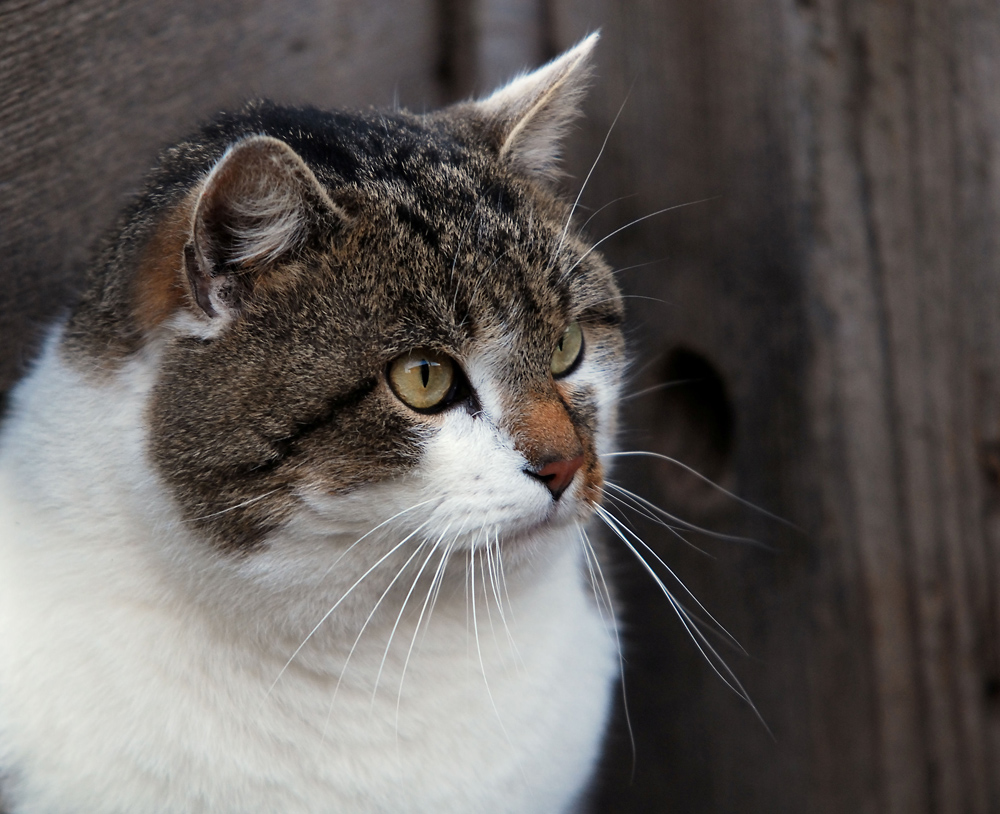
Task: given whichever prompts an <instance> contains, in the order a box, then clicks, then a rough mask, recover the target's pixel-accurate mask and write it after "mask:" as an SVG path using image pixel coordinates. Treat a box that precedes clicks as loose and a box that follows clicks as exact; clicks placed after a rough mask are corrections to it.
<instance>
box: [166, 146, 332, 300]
mask: <svg viewBox="0 0 1000 814" xmlns="http://www.w3.org/2000/svg"><path fill="white" fill-rule="evenodd" d="M345 219H346V216H345V215H344V214H343V213H342V212H341V211H340V210H339V208H338V207H337V206H336V205H335V204H334V203H333V201H331V200H330V197H329V196H328V195H327V193H326V191H325V190H324V189H323V187H322V186H321V185H320V183H319V181H318V180H317V179H316V176H315V175H314V174H313V172H312V170H311V169H309V167H308V166H307V165H306V163H305V162H304V161H303V160H302V159H301V158H300V157H299V155H298V154H297V153H296V152H295V151H294V150H293V149H292V148H291V147H289V146H288V145H287V144H285V142H283V141H280V140H278V139H275V138H271V137H269V136H250V137H249V138H245V139H243V140H242V141H240V142H238V143H237V144H235V145H233V146H232V147H231V148H230V149H229V150H228V151H227V152H226V154H225V155H224V156H223V157H222V158H221V159H219V162H218V163H217V164H216V165H215V167H214V168H213V169H212V171H211V172H210V173H209V174H208V177H207V178H206V179H205V181H204V182H203V184H202V188H201V191H200V193H199V195H198V199H197V203H196V204H195V208H194V216H193V218H192V223H191V234H190V239H189V242H188V245H187V246H186V248H185V252H184V265H185V269H186V272H187V279H188V284H189V286H190V292H191V296H192V299H193V300H194V301H195V303H196V304H197V306H198V307H199V308H200V309H201V311H203V312H204V314H205V315H207V316H209V317H212V318H216V317H223V318H225V317H228V316H232V315H233V314H234V313H236V312H238V311H239V310H240V307H241V305H242V303H243V301H244V299H245V298H246V297H247V296H249V295H250V294H251V292H252V291H253V289H254V288H256V287H257V286H259V285H262V284H264V282H265V281H266V279H267V278H268V277H269V275H270V276H273V275H275V274H277V275H278V276H280V273H281V271H280V269H281V266H282V264H283V263H285V262H287V261H288V260H289V259H291V258H292V257H293V256H295V255H296V254H297V253H299V252H300V251H301V250H302V249H303V248H305V247H306V246H307V245H308V244H309V243H310V241H315V240H317V239H320V238H322V237H324V236H328V235H329V234H330V233H331V232H332V231H334V230H335V229H336V228H337V227H338V225H339V224H340V223H342V222H343V221H344V220H345Z"/></svg>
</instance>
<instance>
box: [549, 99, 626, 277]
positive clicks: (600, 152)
mask: <svg viewBox="0 0 1000 814" xmlns="http://www.w3.org/2000/svg"><path fill="white" fill-rule="evenodd" d="M632 84H633V86H634V85H635V82H633V83H632ZM631 93H632V88H629V91H628V93H626V94H625V98H624V99H623V100H622V103H621V107H619V108H618V112H617V113H616V114H615V118H614V120H613V121H612V122H611V126H610V127H609V128H608V132H607V133H605V134H604V141H603V142H601V149H600V150H598V151H597V157H596V158H595V159H594V163H593V164H591V165H590V169H589V170H588V171H587V177H586V178H584V179H583V183H582V184H581V185H580V191H579V192H577V193H576V199H575V200H574V201H573V205H572V206H571V207H570V209H569V215H568V216H567V217H566V223H565V224H564V225H563V230H562V234H561V235H559V242H558V243H557V244H556V248H555V250H554V251H553V252H552V257H551V258H550V260H549V263H548V267H547V269H546V270H548V269H550V268H552V266H553V265H554V264H555V262H556V261H557V260H558V259H559V252H561V251H562V247H563V243H565V241H566V235H567V234H568V233H569V225H570V223H572V222H573V215H574V214H575V213H576V209H577V207H578V206H579V205H580V198H582V197H583V192H584V190H585V189H586V188H587V184H589V183H590V176H592V175H593V174H594V170H595V169H597V164H598V162H599V161H600V160H601V156H603V155H604V150H605V149H606V148H607V146H608V139H610V138H611V133H612V132H613V131H614V129H615V125H616V124H618V119H620V118H621V115H622V111H623V110H625V105H626V104H627V103H628V99H629V96H630V95H631ZM598 211H600V210H598ZM595 214H596V213H595ZM589 222H590V221H589V220H588V223H589ZM574 267H575V265H574Z"/></svg>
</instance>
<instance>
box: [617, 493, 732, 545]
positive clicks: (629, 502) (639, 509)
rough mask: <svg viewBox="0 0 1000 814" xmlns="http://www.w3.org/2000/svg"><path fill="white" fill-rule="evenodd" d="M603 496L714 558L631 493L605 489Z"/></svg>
mask: <svg viewBox="0 0 1000 814" xmlns="http://www.w3.org/2000/svg"><path fill="white" fill-rule="evenodd" d="M604 496H605V497H606V498H607V499H608V500H609V501H611V502H612V503H614V504H615V505H616V506H618V507H619V508H621V509H627V510H629V511H633V512H636V513H637V514H638V515H639V516H640V517H645V518H646V519H647V520H649V521H651V522H653V523H656V524H657V525H658V526H662V527H663V528H665V529H666V530H667V531H669V532H670V533H671V534H673V535H674V537H676V538H677V539H678V540H680V541H681V542H682V543H684V545H686V546H688V548H691V549H692V550H694V551H697V552H698V553H699V554H702V555H703V556H705V557H709V558H710V559H713V560H714V559H715V557H714V556H713V555H711V554H709V553H708V552H707V551H705V550H704V549H703V548H699V547H698V546H696V545H695V544H694V543H692V542H691V541H690V540H688V539H687V538H686V537H685V536H684V535H683V534H681V533H680V531H678V530H677V529H676V528H675V527H674V526H671V525H670V524H669V523H667V522H665V521H664V520H662V519H660V518H659V517H657V516H656V515H655V514H653V513H652V512H650V511H649V510H648V509H647V508H645V507H644V506H643V505H642V504H641V503H637V502H636V501H635V499H634V498H632V497H631V495H625V496H624V497H619V496H617V495H614V494H612V493H611V492H609V491H606V492H605V493H604Z"/></svg>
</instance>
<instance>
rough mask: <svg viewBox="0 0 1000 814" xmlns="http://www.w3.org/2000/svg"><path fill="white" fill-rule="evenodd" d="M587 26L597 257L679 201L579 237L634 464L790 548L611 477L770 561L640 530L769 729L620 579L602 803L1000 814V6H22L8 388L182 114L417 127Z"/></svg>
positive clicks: (82, 2) (655, 598)
mask: <svg viewBox="0 0 1000 814" xmlns="http://www.w3.org/2000/svg"><path fill="white" fill-rule="evenodd" d="M594 28H601V30H602V32H603V39H602V43H601V45H600V48H599V52H598V62H599V65H598V71H597V81H596V84H595V87H594V91H593V93H592V94H591V97H590V100H589V102H588V106H587V113H588V116H587V119H586V121H585V122H584V123H583V124H582V126H581V128H580V129H579V130H578V131H577V133H576V134H575V135H574V137H573V139H572V142H571V144H570V151H569V153H570V155H569V162H568V164H569V168H570V170H571V177H570V178H569V180H568V181H567V188H568V190H569V191H570V192H575V190H576V185H577V184H579V183H580V181H581V179H582V178H583V177H584V176H585V174H586V172H587V170H588V169H589V167H590V164H591V163H592V161H593V159H594V157H595V156H596V155H597V153H598V151H599V149H600V147H601V144H602V142H603V141H604V138H605V136H606V135H608V133H609V130H610V131H611V132H610V136H609V138H608V144H607V148H606V149H605V151H604V154H603V157H602V158H601V161H600V163H599V164H598V166H597V168H596V170H595V173H594V177H593V179H592V180H591V182H590V184H589V185H588V188H587V190H586V193H585V195H584V199H583V200H584V203H585V204H587V206H589V207H591V208H592V210H593V211H594V215H593V220H592V221H591V223H590V226H589V231H590V232H591V233H592V234H593V235H594V236H595V237H601V236H603V235H605V234H608V233H610V232H612V231H613V230H615V229H617V228H618V227H620V226H623V225H625V224H628V223H630V222H631V221H634V220H636V219H639V218H642V217H643V216H645V215H648V214H649V213H651V212H654V211H656V210H659V209H663V208H666V207H671V206H675V205H678V204H689V205H687V206H684V207H681V208H678V209H674V210H673V211H671V212H668V213H664V214H662V215H658V216H654V217H650V218H648V219H646V220H642V221H640V222H638V223H636V224H635V225H633V226H631V227H629V228H627V229H624V230H623V231H621V232H620V233H619V234H617V235H615V236H614V237H611V238H609V239H608V240H607V242H606V243H604V244H603V245H602V248H603V249H605V250H606V255H607V256H608V257H609V259H610V260H611V261H612V262H613V263H614V264H615V265H616V266H618V267H620V268H622V269H623V270H622V272H621V278H622V280H623V281H624V283H625V285H626V287H627V290H628V292H629V294H630V295H633V296H632V297H631V298H630V299H629V301H628V302H629V312H630V318H631V325H632V326H633V328H632V331H633V333H632V341H633V350H634V360H635V361H634V367H633V380H632V385H631V386H632V389H633V393H634V394H635V397H634V398H632V399H631V400H630V401H629V421H628V429H627V430H626V431H625V433H624V434H623V439H622V443H623V445H624V447H625V448H626V449H644V450H651V451H654V452H658V453H661V454H665V455H670V456H674V457H678V458H680V459H682V460H684V461H685V462H687V463H688V464H690V465H691V466H693V467H694V468H696V469H698V470H699V471H701V472H703V473H704V474H706V475H708V476H709V477H711V478H713V479H714V480H715V481H717V482H718V483H719V484H721V485H722V486H723V487H725V488H726V489H727V490H730V491H732V492H734V493H735V494H737V495H739V496H740V497H742V498H744V499H746V500H748V501H751V502H752V503H754V504H756V505H757V506H760V507H762V508H764V509H766V510H768V511H770V512H773V513H775V514H777V515H779V516H781V517H782V518H785V519H787V520H788V521H790V522H791V523H794V524H796V525H797V526H798V527H799V529H800V530H792V529H789V528H788V527H787V526H785V525H783V524H781V523H779V522H776V521H774V520H772V519H770V518H768V517H767V516H766V515H764V514H762V513H760V512H758V511H754V510H752V509H749V508H747V507H746V506H744V505H743V504H741V503H739V502H737V501H736V500H734V499H732V498H730V497H727V496H726V495H725V494H723V493H721V492H718V491H717V490H714V489H712V488H711V487H709V486H706V485H705V484H704V483H702V482H701V481H699V480H698V479H696V478H694V477H693V476H692V475H690V474H688V473H687V472H686V471H684V470H682V469H680V468H678V467H676V466H672V465H670V464H667V463H665V462H663V461H659V460H653V459H629V460H627V461H625V460H623V461H622V463H621V465H620V467H619V470H618V474H619V475H620V477H621V478H622V482H624V483H626V484H630V485H633V486H636V487H637V488H638V489H641V490H642V493H643V494H644V495H646V496H647V497H649V498H650V499H652V500H654V501H656V502H658V503H659V504H661V505H663V506H665V507H667V508H669V509H670V511H672V512H674V513H675V514H677V515H678V516H679V517H681V518H683V519H684V520H686V521H688V522H690V523H695V524H698V525H700V526H704V527H706V528H709V529H712V530H714V531H716V532H719V533H723V534H736V535H742V536H749V537H752V538H754V539H755V540H756V541H758V542H760V543H763V544H765V545H766V547H763V546H755V545H748V544H739V543H734V542H730V541H725V540H720V539H713V538H710V537H705V536H700V535H686V536H687V537H688V538H689V540H690V542H692V543H695V544H696V545H698V546H699V547H700V548H702V549H703V550H704V551H705V552H707V554H708V555H709V556H705V554H703V553H700V552H698V551H695V550H694V549H693V548H691V547H689V546H687V545H685V544H684V543H683V542H682V541H681V540H680V539H678V538H677V537H676V536H674V535H672V534H671V533H670V532H668V531H666V530H662V529H660V530H657V529H655V528H654V527H647V526H643V525H641V524H640V526H639V527H640V528H641V529H642V531H643V533H644V534H646V535H647V538H648V539H649V541H650V544H651V545H652V546H653V547H654V548H655V550H656V551H657V552H658V553H659V555H660V556H662V557H663V558H664V560H665V561H666V562H667V563H669V565H670V566H671V568H673V570H674V571H675V572H676V573H677V574H678V575H680V576H681V577H682V578H683V579H684V580H685V582H686V584H687V585H688V586H690V587H691V589H692V590H693V591H694V592H695V593H696V594H697V596H698V597H699V599H700V600H701V601H702V602H703V603H704V605H705V606H706V608H707V609H708V610H709V611H710V612H711V613H712V614H713V615H714V616H715V618H716V619H718V620H719V622H720V623H722V624H723V625H725V627H726V628H727V629H728V630H729V631H731V632H732V633H733V635H734V636H735V637H736V639H738V640H739V642H740V643H741V644H742V645H743V647H745V648H746V650H747V652H748V654H749V656H744V655H742V654H740V653H739V652H738V651H733V650H730V649H727V648H726V647H725V646H724V645H720V652H722V653H723V654H724V655H725V658H726V661H727V662H728V663H729V665H731V667H732V669H733V670H734V672H735V673H736V675H737V676H738V677H739V679H740V681H741V682H742V683H743V685H744V686H745V687H746V690H747V692H748V693H749V695H750V697H751V698H752V699H753V701H754V703H755V705H756V707H757V709H758V710H759V712H760V715H761V717H762V718H763V720H764V721H766V724H767V727H769V728H770V731H771V732H772V733H773V737H772V735H771V734H769V732H768V729H766V728H765V726H764V725H762V723H761V721H760V720H758V718H757V717H756V716H755V714H754V713H753V711H752V710H751V709H750V708H749V707H748V706H747V704H745V703H743V702H742V701H741V700H740V698H739V697H738V696H737V695H736V694H735V693H734V692H732V691H730V690H729V689H728V688H727V687H726V686H725V685H724V684H723V682H722V681H720V680H719V678H718V677H717V676H716V675H715V674H714V673H713V671H712V669H711V667H710V666H709V665H708V664H706V662H705V660H704V659H703V658H702V657H701V655H700V654H699V652H698V650H697V648H696V647H695V646H694V645H693V644H692V642H691V641H690V640H689V639H688V638H687V637H686V635H685V634H684V632H683V629H682V627H681V625H680V624H679V622H678V621H677V619H676V617H675V616H673V614H672V612H671V610H670V607H669V605H668V603H667V602H666V601H665V599H664V598H663V597H662V595H659V594H658V592H657V589H656V587H655V586H654V585H653V584H652V582H651V580H649V579H648V577H646V576H645V575H644V574H643V573H642V572H641V570H640V569H639V568H638V567H637V566H636V565H635V564H634V563H629V562H628V561H627V559H626V558H625V557H624V556H622V557H621V562H620V565H619V572H620V573H619V574H618V581H619V584H620V586H621V587H622V598H623V602H624V603H625V608H624V613H623V616H624V620H625V636H626V643H627V659H628V669H627V676H626V677H627V689H628V699H629V706H630V712H631V722H632V729H633V734H634V742H635V748H634V750H633V748H632V746H631V745H630V742H629V736H628V733H627V731H626V728H625V726H624V724H623V723H622V720H621V719H619V721H618V723H617V724H616V726H615V727H614V729H613V731H612V733H611V734H610V736H609V745H608V751H607V760H606V765H605V767H604V770H603V772H602V775H601V778H600V782H599V786H598V789H597V790H596V793H595V810H597V811H615V812H626V811H627V812H640V811H641V812H659V811H676V812H741V814H749V813H750V812H760V813H761V814H765V813H766V814H774V812H790V813H791V812H795V813H796V814H797V813H798V812H804V811H810V812H812V811H815V812H871V813H872V814H874V813H875V812H893V814H921V813H922V812H935V813H936V814H946V813H949V812H976V813H979V812H983V813H984V814H985V812H990V811H998V810H1000V595H998V591H997V583H998V577H1000V218H998V214H1000V213H998V209H1000V163H998V152H1000V6H998V5H997V4H996V3H995V2H990V0H868V1H867V2H865V1H864V0H759V1H758V2H754V3H747V2H745V0H621V1H620V2H619V1H617V0H472V1H471V2H464V0H380V1H379V2H377V3H376V2H371V3H354V2H350V0H283V2H281V3H276V2H272V3H268V2H265V0H170V2H162V3H143V2H138V0H75V1H74V2H69V0H7V1H6V2H4V3H2V4H0V390H3V389H4V388H6V387H9V385H10V384H11V383H12V382H13V381H14V380H15V378H16V376H17V375H18V373H19V371H21V370H22V369H23V366H24V365H25V364H26V362H27V360H28V359H29V358H30V355H31V353H32V351H33V349H34V348H35V347H36V346H37V340H38V338H39V336H40V330H41V326H42V325H44V323H45V321H46V320H47V319H49V318H50V317H52V316H53V315H54V314H56V313H58V312H59V310H60V309H61V308H63V307H64V305H65V303H66V301H67V299H68V297H69V296H71V294H72V292H73V290H74V288H75V286H76V284H77V283H78V281H79V274H80V269H81V264H82V263H83V262H84V260H85V258H86V257H87V255H88V253H89V251H90V249H91V247H92V245H93V243H94V241H95V240H96V239H97V238H98V236H99V235H100V233H101V231H102V230H103V229H104V228H106V227H107V226H108V225H109V224H110V222H111V221H112V219H113V217H114V214H115V212H116V211H117V210H118V209H119V208H120V205H121V204H122V202H123V201H124V200H125V199H126V196H127V195H128V193H129V192H130V190H133V189H134V188H135V186H136V183H137V181H138V179H139V178H140V176H141V174H142V172H143V171H144V170H145V169H146V168H147V167H148V166H149V165H150V163H151V161H152V159H153V157H154V156H155V154H156V152H157V149H158V148H159V147H160V146H162V145H163V144H165V143H167V142H169V141H171V140H172V139H174V138H176V137H178V136H179V135H181V134H183V133H184V132H185V131H187V130H189V129H190V126H191V124H192V123H193V122H194V121H196V120H197V119H199V118H203V117H205V116H207V115H209V114H211V113H212V112H214V111H216V110H218V109H220V108H222V107H227V106H232V105H234V104H236V103H238V102H240V101H241V100H243V99H245V98H247V97H250V96H255V95H266V96H271V97H273V98H276V99H279V100H283V101H308V102H312V103H316V104H319V105H323V106H334V105H362V104H369V103H374V104H392V103H393V102H394V101H398V102H399V103H400V104H403V105H405V106H408V107H410V108H411V109H415V110H422V109H425V108H428V107H433V106H437V105H439V104H441V103H444V102H447V101H450V100H453V99H456V98H461V97H463V96H465V95H467V94H469V93H472V92H474V91H484V90H487V89H489V88H490V87H491V86H492V85H494V84H496V83H497V82H499V81H502V80H503V79H504V78H505V77H507V76H508V75H510V74H511V73H512V72H514V71H516V70H518V69H520V68H522V67H525V66H529V65H533V64H537V63H538V62H540V61H541V60H543V59H545V58H547V57H549V56H551V55H553V54H554V53H556V52H557V51H559V50H561V49H562V48H564V47H566V46H568V45H570V44H571V43H573V42H574V41H575V40H577V39H578V38H579V37H581V36H582V35H583V34H585V33H586V32H588V31H590V30H592V29H594ZM619 109H621V116H620V118H619V120H618V123H617V124H616V125H615V126H614V128H613V130H612V129H611V124H612V121H613V120H614V118H615V116H616V114H617V113H618V111H619ZM697 201H702V202H701V203H693V202H697ZM601 207H605V208H601ZM598 210H599V211H598ZM678 381H679V382H683V383H684V384H681V385H677V386H674V387H659V385H662V384H665V383H669V382H678ZM677 593H678V595H680V594H681V593H682V591H680V589H678V591H677Z"/></svg>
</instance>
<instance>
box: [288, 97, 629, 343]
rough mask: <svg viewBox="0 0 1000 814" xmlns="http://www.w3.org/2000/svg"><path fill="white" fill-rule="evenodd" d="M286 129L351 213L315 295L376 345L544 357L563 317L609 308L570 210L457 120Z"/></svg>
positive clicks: (399, 119) (375, 117) (339, 118)
mask: <svg viewBox="0 0 1000 814" xmlns="http://www.w3.org/2000/svg"><path fill="white" fill-rule="evenodd" d="M272 129H274V128H273V125H272ZM282 130H283V129H282V128H277V129H276V130H275V132H276V133H277V135H279V136H283V137H284V138H286V139H287V140H288V141H289V142H290V143H291V144H292V146H293V147H294V148H295V149H296V150H297V151H298V152H299V154H300V155H302V157H303V159H304V160H305V161H306V162H307V164H308V165H309V166H310V168H311V169H312V170H313V171H314V172H315V174H316V177H317V179H318V180H319V181H320V182H321V183H322V184H323V185H324V187H325V188H326V189H327V191H328V193H329V194H330V197H331V199H332V200H333V201H334V202H336V203H337V204H338V205H340V206H342V207H343V208H344V209H345V210H346V211H347V212H348V213H349V214H350V216H351V223H350V226H349V227H348V229H347V230H346V231H345V232H344V233H342V234H341V235H340V238H339V241H338V240H335V241H334V242H333V244H332V246H331V252H330V255H329V258H328V260H329V265H328V267H327V269H326V271H325V274H324V277H325V280H324V285H325V287H326V288H327V289H328V290H329V295H330V297H332V298H334V299H337V300H338V301H341V302H342V304H344V305H346V304H347V302H345V300H346V301H349V302H350V303H352V304H354V305H355V306H357V308H349V309H347V312H348V313H350V312H353V311H355V310H357V319H358V323H359V325H358V327H359V330H364V332H365V333H371V334H377V335H378V339H379V342H380V344H383V345H385V346H388V347H391V346H393V345H402V344H410V345H411V346H412V344H413V343H415V342H416V343H425V344H441V345H444V346H451V347H454V346H457V345H461V344H462V343H463V342H467V341H469V340H474V339H484V338H489V337H493V338H497V336H498V334H500V333H503V334H505V335H507V336H509V335H511V334H517V335H518V336H519V339H520V340H521V341H529V342H530V341H531V339H532V338H533V337H537V338H538V341H539V342H540V343H541V344H543V345H545V347H546V348H548V347H549V345H550V343H551V341H552V335H553V333H554V332H555V333H556V334H558V332H559V331H561V330H562V328H564V327H565V324H566V321H567V320H569V319H571V318H573V317H574V316H575V315H577V314H578V313H579V312H580V311H582V310H583V309H586V308H588V307H591V306H594V305H595V304H599V303H601V302H604V303H609V302H610V301H612V300H614V299H615V298H616V291H615V288H614V283H613V281H612V280H611V275H610V273H609V272H608V270H607V269H606V267H605V266H604V264H603V262H602V261H601V260H600V258H599V257H598V256H597V255H596V254H588V248H587V246H586V245H585V244H583V243H581V242H580V240H579V239H578V238H577V236H576V234H575V231H574V230H572V229H571V228H570V224H569V208H568V207H567V206H566V205H565V204H563V203H562V202H560V201H559V199H558V198H557V197H555V196H554V195H553V194H552V193H551V192H550V191H549V190H548V189H546V188H544V187H539V186H538V185H535V184H533V183H531V182H530V181H528V180H527V179H525V178H523V177H520V176H519V175H518V174H517V173H515V172H512V171H510V169H509V168H507V167H506V166H504V164H503V163H502V162H501V161H499V160H497V158H496V157H495V155H493V154H491V153H490V151H489V150H486V149H483V148H482V147H481V146H480V145H478V144H477V143H476V142H475V139H474V137H471V136H469V135H468V134H464V133H463V132H462V130H461V126H460V123H456V122H453V121H450V120H449V119H447V118H442V117H415V116H410V115H408V114H383V113H371V114H364V115H354V116H351V115H348V114H336V115H329V114H326V115H325V116H324V117H323V118H321V119H320V120H319V121H317V122H316V124H315V127H314V129H312V130H310V129H306V128H303V127H302V126H301V125H300V126H299V127H298V129H297V130H296V132H294V133H293V132H283V131H282ZM609 307H610V306H609ZM335 313H336V314H337V317H338V319H341V320H343V319H344V318H345V317H346V316H347V314H346V313H345V310H344V308H338V309H336V310H335ZM362 324H363V325H364V328H363V329H362ZM546 352H548V351H546Z"/></svg>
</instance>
